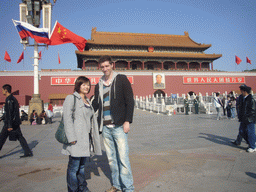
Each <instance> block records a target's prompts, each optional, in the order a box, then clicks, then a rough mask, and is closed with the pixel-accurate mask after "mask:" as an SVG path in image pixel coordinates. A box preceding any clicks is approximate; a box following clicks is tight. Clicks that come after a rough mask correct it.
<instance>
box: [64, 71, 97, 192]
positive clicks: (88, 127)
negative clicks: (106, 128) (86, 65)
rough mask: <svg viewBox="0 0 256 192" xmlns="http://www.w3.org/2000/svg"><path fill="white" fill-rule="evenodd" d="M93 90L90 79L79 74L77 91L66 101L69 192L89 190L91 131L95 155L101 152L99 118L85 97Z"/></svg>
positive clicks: (65, 125)
mask: <svg viewBox="0 0 256 192" xmlns="http://www.w3.org/2000/svg"><path fill="white" fill-rule="evenodd" d="M90 89H91V83H90V80H89V79H88V78H86V77H84V76H80V77H78V78H77V79H76V81H75V89H74V93H73V94H72V95H68V96H67V97H66V99H65V101H64V103H63V120H64V128H65V133H66V136H67V139H68V142H69V144H64V145H63V149H62V154H64V155H68V156H69V161H68V168H67V187H68V192H77V191H83V192H89V191H90V190H89V189H88V187H87V182H86V180H85V164H86V158H89V157H90V142H89V134H91V136H92V139H93V140H92V143H93V145H94V152H95V154H96V155H101V147H100V137H99V130H98V125H97V120H96V117H95V116H94V110H93V107H92V105H91V103H90V101H89V99H88V98H87V96H86V95H87V94H88V93H89V92H90ZM96 191H97V190H96Z"/></svg>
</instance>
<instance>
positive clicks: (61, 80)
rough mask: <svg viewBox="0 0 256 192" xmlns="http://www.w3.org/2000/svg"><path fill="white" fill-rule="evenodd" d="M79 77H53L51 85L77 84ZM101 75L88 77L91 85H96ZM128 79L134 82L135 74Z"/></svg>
mask: <svg viewBox="0 0 256 192" xmlns="http://www.w3.org/2000/svg"><path fill="white" fill-rule="evenodd" d="M76 78H77V77H51V85H75V81H76ZM100 78H101V77H88V79H90V81H91V85H96V84H97V83H98V82H99V80H100ZM127 78H128V80H129V81H130V83H131V84H133V76H128V77H127Z"/></svg>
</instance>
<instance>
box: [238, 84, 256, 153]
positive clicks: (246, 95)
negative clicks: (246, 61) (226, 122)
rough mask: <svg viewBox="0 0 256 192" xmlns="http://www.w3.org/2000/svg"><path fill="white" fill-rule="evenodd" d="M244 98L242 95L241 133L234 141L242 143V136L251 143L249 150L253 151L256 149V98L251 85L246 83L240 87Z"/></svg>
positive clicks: (240, 108)
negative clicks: (252, 93) (255, 98)
mask: <svg viewBox="0 0 256 192" xmlns="http://www.w3.org/2000/svg"><path fill="white" fill-rule="evenodd" d="M239 88H240V90H241V93H242V96H243V98H241V97H240V101H239V110H238V111H239V113H238V119H239V122H240V127H239V134H238V136H237V140H236V141H234V142H233V144H235V145H240V144H241V141H242V137H243V138H244V139H245V140H246V142H247V143H248V145H249V148H248V149H247V152H249V153H252V152H254V151H256V149H255V142H256V136H255V118H256V114H255V112H256V111H255V100H254V99H253V97H252V95H251V94H250V92H251V87H248V86H246V85H241V86H240V87H239Z"/></svg>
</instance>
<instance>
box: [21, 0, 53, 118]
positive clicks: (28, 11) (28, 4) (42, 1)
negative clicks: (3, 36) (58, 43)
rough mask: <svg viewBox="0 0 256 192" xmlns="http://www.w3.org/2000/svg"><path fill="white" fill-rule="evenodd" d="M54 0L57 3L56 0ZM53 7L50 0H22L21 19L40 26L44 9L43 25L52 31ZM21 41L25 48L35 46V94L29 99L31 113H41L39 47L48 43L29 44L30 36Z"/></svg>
mask: <svg viewBox="0 0 256 192" xmlns="http://www.w3.org/2000/svg"><path fill="white" fill-rule="evenodd" d="M53 2H54V4H55V3H56V0H54V1H53ZM51 9H52V5H51V3H50V0H22V3H20V21H23V22H27V23H29V24H31V25H33V26H35V27H39V26H40V15H41V10H43V18H42V21H43V27H44V28H48V29H49V32H50V28H51ZM21 43H22V44H23V45H24V49H25V48H26V46H33V47H34V64H33V65H34V94H33V95H32V99H31V100H30V101H29V115H30V114H31V113H32V111H33V110H36V112H37V113H41V112H42V111H43V109H44V103H43V101H42V100H41V98H40V94H39V73H38V59H39V57H38V47H39V46H46V47H47V45H39V44H38V43H37V42H36V41H34V45H29V39H28V37H27V38H25V39H22V40H21Z"/></svg>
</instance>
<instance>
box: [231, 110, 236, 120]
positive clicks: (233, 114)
mask: <svg viewBox="0 0 256 192" xmlns="http://www.w3.org/2000/svg"><path fill="white" fill-rule="evenodd" d="M235 117H236V108H235V107H232V108H231V118H232V119H234V118H235Z"/></svg>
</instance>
